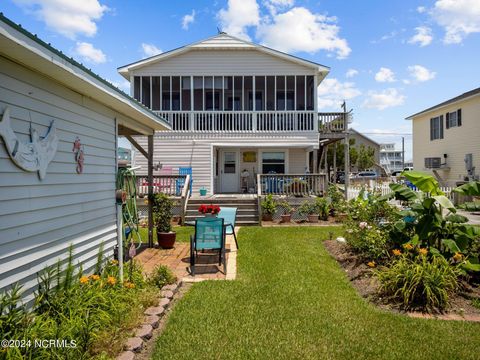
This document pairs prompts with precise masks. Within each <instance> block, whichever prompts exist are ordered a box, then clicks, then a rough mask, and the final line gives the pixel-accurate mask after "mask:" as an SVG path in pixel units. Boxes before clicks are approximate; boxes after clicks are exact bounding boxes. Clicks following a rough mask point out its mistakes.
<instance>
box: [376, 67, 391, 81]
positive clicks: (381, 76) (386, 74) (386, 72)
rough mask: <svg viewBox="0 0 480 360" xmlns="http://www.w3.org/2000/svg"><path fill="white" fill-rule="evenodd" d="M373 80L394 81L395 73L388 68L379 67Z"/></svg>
mask: <svg viewBox="0 0 480 360" xmlns="http://www.w3.org/2000/svg"><path fill="white" fill-rule="evenodd" d="M375 80H376V81H378V82H394V81H395V74H394V72H393V71H392V70H390V69H389V68H385V67H381V68H380V70H379V71H378V72H377V73H376V74H375Z"/></svg>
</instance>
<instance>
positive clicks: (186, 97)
mask: <svg viewBox="0 0 480 360" xmlns="http://www.w3.org/2000/svg"><path fill="white" fill-rule="evenodd" d="M190 87H191V86H190V76H182V110H191V109H192V104H191V98H190V95H191V89H190Z"/></svg>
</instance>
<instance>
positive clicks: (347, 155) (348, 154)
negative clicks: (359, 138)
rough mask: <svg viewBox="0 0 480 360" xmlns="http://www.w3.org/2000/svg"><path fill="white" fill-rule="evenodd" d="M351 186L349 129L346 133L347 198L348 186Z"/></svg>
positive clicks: (346, 193) (346, 196)
mask: <svg viewBox="0 0 480 360" xmlns="http://www.w3.org/2000/svg"><path fill="white" fill-rule="evenodd" d="M349 186H350V141H349V137H348V130H347V132H346V133H345V199H347V200H348V187H349Z"/></svg>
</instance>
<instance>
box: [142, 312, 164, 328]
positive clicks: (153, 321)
mask: <svg viewBox="0 0 480 360" xmlns="http://www.w3.org/2000/svg"><path fill="white" fill-rule="evenodd" d="M159 322H160V318H159V317H158V316H157V315H148V316H145V319H144V321H143V323H144V324H146V325H150V326H151V327H152V328H154V329H156V328H157V327H158V323H159Z"/></svg>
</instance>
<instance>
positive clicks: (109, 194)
mask: <svg viewBox="0 0 480 360" xmlns="http://www.w3.org/2000/svg"><path fill="white" fill-rule="evenodd" d="M6 106H8V107H9V108H10V112H11V119H12V127H13V129H14V131H15V133H16V134H17V135H18V136H19V137H21V138H22V140H24V141H25V140H28V138H29V128H30V124H31V126H32V127H33V128H35V129H37V130H38V132H39V134H40V135H41V136H42V135H43V134H44V132H45V131H46V129H47V126H48V125H49V124H50V121H51V120H55V125H56V127H57V134H58V136H59V139H60V140H59V144H58V151H57V153H56V155H55V157H54V159H53V161H52V162H51V163H50V165H49V167H48V169H47V175H46V177H45V179H44V180H40V179H39V177H38V174H37V173H30V172H25V171H23V170H21V169H20V168H18V167H16V166H15V165H14V164H13V163H12V162H11V160H10V158H9V155H8V154H7V152H6V149H5V146H4V144H3V141H2V140H1V138H0V203H1V207H0V291H3V290H5V289H6V288H8V286H9V285H11V284H13V283H15V282H20V283H21V284H23V285H24V290H25V295H27V296H28V297H31V294H32V291H33V290H34V288H35V285H36V273H37V272H38V271H41V270H42V269H44V267H45V266H46V265H50V264H54V263H55V262H56V261H57V259H62V260H65V258H66V253H67V250H68V247H69V246H70V245H71V244H72V245H73V247H74V253H75V263H77V262H83V267H84V269H88V268H89V267H91V266H92V265H93V264H94V263H95V260H96V256H97V254H98V248H99V245H100V244H101V243H103V244H104V247H105V251H106V252H107V253H108V254H111V253H112V250H113V247H114V245H115V243H116V214H115V213H116V210H115V197H114V190H115V173H116V160H115V156H116V149H115V147H116V139H115V120H114V119H115V116H116V115H115V113H114V112H113V111H112V110H110V109H108V108H106V107H104V106H102V105H100V104H98V103H96V102H94V101H93V100H91V99H89V98H86V97H84V96H82V95H80V94H78V93H75V92H73V91H70V90H69V89H66V88H65V87H62V86H60V85H59V84H57V83H55V82H54V81H52V80H51V79H47V78H44V77H41V76H39V75H38V74H36V73H34V72H32V71H30V70H27V69H25V68H23V67H21V66H19V65H16V64H14V63H12V62H10V61H9V60H6V59H5V58H3V57H0V113H3V111H4V109H5V108H6ZM77 136H78V137H79V138H80V139H81V142H82V144H83V145H84V147H85V148H84V151H85V162H84V172H83V174H80V175H79V174H77V173H76V170H75V168H76V163H75V159H74V154H73V152H72V145H73V142H74V141H75V138H76V137H77ZM29 295H30V296H29Z"/></svg>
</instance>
